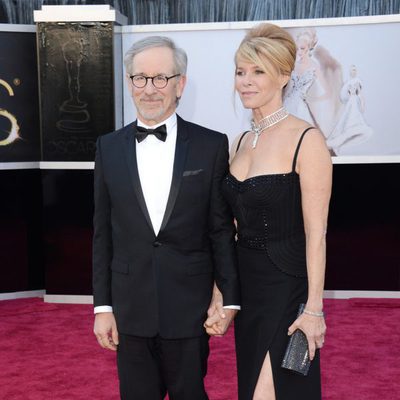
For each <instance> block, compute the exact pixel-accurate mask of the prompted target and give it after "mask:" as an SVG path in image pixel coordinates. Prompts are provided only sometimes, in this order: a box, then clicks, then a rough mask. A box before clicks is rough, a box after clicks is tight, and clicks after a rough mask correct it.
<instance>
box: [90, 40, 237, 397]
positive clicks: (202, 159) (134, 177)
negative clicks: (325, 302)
mask: <svg viewBox="0 0 400 400" xmlns="http://www.w3.org/2000/svg"><path fill="white" fill-rule="evenodd" d="M124 63H125V69H126V80H127V84H128V86H129V91H130V93H131V96H132V99H133V102H134V104H135V107H136V110H137V121H135V122H134V123H132V124H130V125H127V126H126V127H124V128H122V129H120V130H117V131H115V132H112V133H110V134H107V135H104V136H102V137H99V139H98V141H97V152H96V162H95V174H94V193H95V213H94V237H93V294H94V305H95V324H94V333H95V335H96V337H97V340H98V342H99V344H100V345H101V346H102V347H104V348H108V349H111V350H117V365H118V374H119V380H120V392H121V398H122V399H124V400H131V399H135V400H160V399H163V398H164V397H165V395H166V393H168V395H169V398H170V400H205V399H208V397H207V394H206V391H205V389H204V383H203V378H204V376H205V374H206V368H207V357H208V352H209V348H208V338H209V337H208V335H207V334H206V332H205V330H204V327H203V324H204V322H205V320H206V318H207V308H208V306H209V304H210V302H211V298H212V292H213V284H214V281H215V282H216V285H217V286H218V288H219V289H220V291H221V292H222V295H223V299H224V307H226V308H225V309H224V314H225V315H226V320H225V322H224V323H225V325H224V330H225V329H226V327H227V326H228V324H229V322H230V320H231V319H232V318H233V316H234V314H235V312H236V310H235V309H237V308H238V305H239V301H240V300H239V287H238V279H237V271H236V260H235V252H234V226H233V219H232V215H231V214H230V212H229V209H228V207H227V205H226V203H225V201H224V199H223V197H222V195H221V192H220V186H221V181H222V179H223V178H224V176H225V174H226V173H227V169H228V141H227V137H226V136H225V135H223V134H220V133H218V132H214V131H211V130H209V129H206V128H204V127H201V126H199V125H195V124H193V123H190V122H187V121H184V120H183V119H182V118H180V117H179V116H178V115H177V114H176V113H175V109H176V107H177V104H178V101H179V99H180V98H181V96H182V93H183V90H184V87H185V83H186V65H187V58H186V53H185V52H184V51H183V50H182V49H179V48H177V47H176V46H175V44H174V43H173V42H172V41H171V40H170V39H168V38H165V37H159V36H155V37H149V38H146V39H143V40H141V41H139V42H136V43H134V44H133V46H132V47H131V48H130V50H129V51H128V52H127V53H126V55H125V59H124Z"/></svg>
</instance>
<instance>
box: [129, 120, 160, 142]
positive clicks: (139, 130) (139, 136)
mask: <svg viewBox="0 0 400 400" xmlns="http://www.w3.org/2000/svg"><path fill="white" fill-rule="evenodd" d="M147 135H154V136H155V137H156V138H157V139H160V140H162V141H163V142H165V139H167V127H166V126H165V124H164V125H160V126H158V127H157V128H156V129H146V128H143V126H137V127H136V134H135V136H136V140H137V141H138V143H140V142H141V141H142V140H144V139H146V138H147Z"/></svg>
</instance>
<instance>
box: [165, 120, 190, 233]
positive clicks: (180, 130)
mask: <svg viewBox="0 0 400 400" xmlns="http://www.w3.org/2000/svg"><path fill="white" fill-rule="evenodd" d="M177 124H178V126H177V137H176V147H175V158H174V169H173V173H172V182H171V189H170V192H169V197H168V202H167V207H166V209H165V213H164V218H163V220H162V223H161V228H160V232H161V231H162V230H163V229H164V228H165V227H166V225H167V223H168V221H169V218H170V216H171V213H172V210H173V209H174V205H175V202H176V197H177V196H178V193H179V188H180V186H181V181H182V176H183V171H184V168H185V162H186V156H187V150H188V144H189V133H188V131H187V127H186V124H185V121H183V120H182V118H180V117H179V116H177Z"/></svg>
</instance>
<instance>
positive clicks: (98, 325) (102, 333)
mask: <svg viewBox="0 0 400 400" xmlns="http://www.w3.org/2000/svg"><path fill="white" fill-rule="evenodd" d="M93 332H94V334H95V336H96V338H97V341H98V342H99V345H100V346H101V347H103V348H104V349H109V350H113V351H116V350H117V346H118V344H119V341H118V331H117V323H116V322H115V317H114V314H113V313H112V312H102V313H98V314H96V315H95V319H94V328H93Z"/></svg>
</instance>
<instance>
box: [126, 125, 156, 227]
mask: <svg viewBox="0 0 400 400" xmlns="http://www.w3.org/2000/svg"><path fill="white" fill-rule="evenodd" d="M135 127H136V123H135V122H134V123H132V124H130V125H128V126H127V127H126V128H125V133H124V135H125V137H124V142H123V148H124V152H125V157H126V161H127V163H128V167H129V174H130V177H131V182H132V184H133V189H134V191H135V194H136V197H137V201H138V203H139V206H140V209H141V210H142V213H143V215H144V216H145V218H146V221H147V223H148V224H149V226H150V228H151V230H152V232H154V229H153V225H152V223H151V219H150V215H149V211H148V210H147V206H146V201H145V200H144V196H143V191H142V186H141V184H140V178H139V172H138V167H137V160H136V140H135V135H134V129H135Z"/></svg>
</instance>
